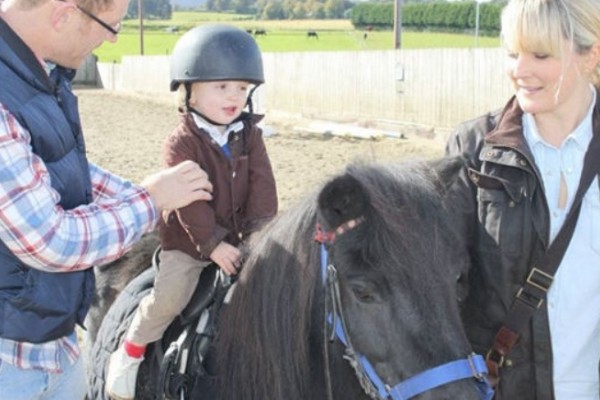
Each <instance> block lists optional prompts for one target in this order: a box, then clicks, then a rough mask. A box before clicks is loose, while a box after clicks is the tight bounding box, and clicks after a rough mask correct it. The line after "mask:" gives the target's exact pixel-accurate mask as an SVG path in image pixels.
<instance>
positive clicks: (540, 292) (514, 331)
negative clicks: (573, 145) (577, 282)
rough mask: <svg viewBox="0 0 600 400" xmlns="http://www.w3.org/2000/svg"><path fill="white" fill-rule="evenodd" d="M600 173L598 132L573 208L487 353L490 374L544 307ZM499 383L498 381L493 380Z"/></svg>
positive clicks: (588, 155) (497, 367) (593, 140)
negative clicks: (586, 194) (580, 214)
mask: <svg viewBox="0 0 600 400" xmlns="http://www.w3.org/2000/svg"><path fill="white" fill-rule="evenodd" d="M599 174H600V133H595V134H594V136H593V138H592V141H591V143H590V145H589V148H588V150H587V152H586V154H585V158H584V161H583V171H582V173H581V179H580V181H579V188H578V189H577V193H576V194H575V199H574V200H573V205H572V206H571V210H570V211H569V213H568V214H567V218H566V220H565V222H564V224H563V226H562V227H561V229H560V231H559V232H558V234H557V235H556V238H555V239H554V241H553V242H552V243H551V244H550V247H549V248H548V251H547V252H546V253H545V254H544V257H543V258H542V260H541V261H540V263H539V264H538V265H534V266H533V267H532V268H531V270H530V271H529V274H528V276H527V279H526V280H525V282H524V283H523V285H522V286H521V288H520V289H519V291H518V292H517V294H516V296H515V300H514V302H513V304H512V306H511V308H510V310H509V311H508V314H507V316H506V320H505V322H504V325H503V326H502V327H501V328H500V330H499V331H498V333H497V334H496V337H495V338H494V344H493V345H492V348H491V349H490V350H489V351H488V353H487V355H486V363H487V366H488V369H489V373H490V377H491V378H492V379H493V378H496V381H497V379H498V377H499V369H500V368H501V367H502V365H503V363H504V357H505V356H506V355H507V354H508V353H509V352H510V351H511V350H512V348H513V347H514V345H515V343H516V342H517V339H518V338H519V336H520V334H521V332H522V331H523V330H524V329H525V327H526V326H527V324H528V322H529V320H530V319H531V317H532V316H533V313H534V312H535V311H536V310H537V309H538V308H540V307H541V305H542V304H543V302H544V299H545V298H546V294H547V292H548V290H549V289H550V286H551V285H552V281H553V280H554V274H555V273H556V270H557V269H558V266H559V265H560V263H561V261H562V259H563V256H564V255H565V252H566V251H567V247H568V246H569V242H570V241H571V237H572V236H573V232H574V230H575V225H576V223H577V218H578V217H579V212H580V211H581V202H582V199H583V196H584V195H585V193H586V192H587V190H588V188H589V186H590V184H591V182H592V181H593V180H594V177H596V176H597V175H599ZM492 383H495V382H492Z"/></svg>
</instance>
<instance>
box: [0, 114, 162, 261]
mask: <svg viewBox="0 0 600 400" xmlns="http://www.w3.org/2000/svg"><path fill="white" fill-rule="evenodd" d="M30 142H31V136H30V134H29V132H28V131H27V130H26V129H24V127H23V126H21V125H20V124H19V122H18V121H17V120H16V118H15V117H14V115H12V114H11V113H10V112H8V110H6V108H4V107H3V106H2V104H0V165H2V168H0V240H1V241H2V242H3V243H4V244H5V245H6V246H7V247H8V249H9V250H10V251H12V252H13V253H14V254H15V255H16V256H17V257H18V258H19V259H20V260H21V261H22V262H23V263H25V264H26V265H28V266H30V267H32V268H36V269H40V270H44V271H49V272H67V271H76V270H82V269H86V268H89V267H91V266H93V265H99V264H104V263H107V262H110V261H113V260H115V259H117V258H119V257H120V256H122V255H123V254H124V253H125V252H126V251H127V250H128V249H129V248H131V246H132V245H133V244H134V243H135V242H136V241H137V240H138V239H139V238H140V237H141V236H142V235H143V234H144V233H146V232H148V231H150V230H152V229H154V227H155V225H156V222H157V210H156V208H155V206H154V205H153V203H152V201H151V199H150V195H149V194H148V192H147V191H146V190H145V189H144V188H142V187H140V186H137V185H134V184H132V183H131V182H128V181H126V180H123V179H121V178H119V177H117V176H115V175H113V174H110V173H108V172H107V171H105V170H103V169H101V168H99V167H97V166H95V165H93V164H91V163H90V178H91V181H92V187H93V196H94V200H93V202H92V203H90V204H84V205H81V206H79V207H76V208H74V209H71V210H64V209H63V208H62V207H61V206H60V205H59V201H60V195H59V194H58V192H56V191H55V190H54V189H53V188H52V186H51V184H50V175H49V173H48V170H47V169H46V166H45V164H44V162H43V161H42V160H41V158H40V157H38V156H37V155H35V154H34V153H33V152H32V148H31V144H30Z"/></svg>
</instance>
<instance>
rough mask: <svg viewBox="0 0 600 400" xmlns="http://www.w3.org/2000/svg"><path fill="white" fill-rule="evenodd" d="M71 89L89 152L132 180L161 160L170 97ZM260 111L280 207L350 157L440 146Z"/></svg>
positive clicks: (172, 120)
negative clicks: (267, 133) (262, 113)
mask: <svg viewBox="0 0 600 400" xmlns="http://www.w3.org/2000/svg"><path fill="white" fill-rule="evenodd" d="M76 93H77V95H78V97H79V106H80V111H81V117H82V124H83V129H84V134H85V137H86V142H87V151H88V155H89V158H90V160H92V161H93V162H95V163H96V164H98V165H100V166H102V167H104V168H107V169H109V170H111V171H113V172H115V173H118V174H119V175H121V176H124V177H126V178H128V179H131V180H133V181H134V182H140V181H141V180H142V179H143V177H144V176H146V175H147V174H149V173H151V172H154V171H156V170H158V169H159V168H160V166H161V161H160V148H161V145H162V142H163V140H164V138H165V136H166V135H167V134H168V133H169V132H171V130H172V129H173V128H174V126H175V125H176V124H177V121H178V117H177V112H176V106H175V103H174V101H173V99H172V98H170V97H162V98H158V97H149V96H142V95H136V94H124V93H115V92H108V91H104V90H97V89H77V90H76ZM265 114H266V117H265V120H264V126H265V127H266V129H265V131H268V132H270V133H272V135H270V136H268V137H266V138H265V142H266V145H267V148H268V152H269V155H270V158H271V162H272V164H273V169H274V173H275V178H276V181H277V185H278V193H279V200H280V208H281V209H285V208H286V207H289V206H290V205H291V204H293V203H294V202H295V201H296V199H298V198H299V197H300V196H303V195H305V194H306V193H309V192H312V191H313V190H314V189H315V188H316V187H317V185H318V184H320V183H322V182H323V181H324V180H326V179H328V178H330V177H331V176H332V175H333V174H335V173H337V172H339V171H341V170H342V169H343V167H344V166H345V165H346V164H347V163H349V162H352V161H377V162H395V161H400V160H403V159H420V158H431V157H435V156H439V155H441V154H442V151H443V142H442V141H441V140H438V139H431V138H425V137H422V136H421V135H416V134H411V133H410V132H406V133H404V132H400V131H396V132H392V135H390V134H389V133H390V132H389V130H388V131H377V130H368V129H364V128H358V127H352V126H346V125H344V126H342V125H336V124H327V123H324V122H322V123H318V124H316V123H315V121H311V120H306V119H301V118H297V117H291V116H290V115H283V114H281V113H275V112H273V113H269V112H268V111H267V112H266V113H265ZM355 128H356V129H355ZM356 132H359V133H360V134H364V133H367V134H374V135H375V136H373V137H372V138H366V139H365V138H357V137H356V136H351V135H350V134H352V135H354V133H356ZM382 132H383V134H382ZM340 135H345V136H340ZM401 135H403V136H404V137H403V138H400V136H401Z"/></svg>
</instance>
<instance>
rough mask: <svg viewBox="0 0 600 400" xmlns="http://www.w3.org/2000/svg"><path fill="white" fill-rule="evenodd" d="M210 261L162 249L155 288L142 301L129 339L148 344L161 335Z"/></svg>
mask: <svg viewBox="0 0 600 400" xmlns="http://www.w3.org/2000/svg"><path fill="white" fill-rule="evenodd" d="M208 264H210V262H209V261H200V260H196V259H194V258H192V257H190V256H188V255H187V254H185V253H183V252H181V251H178V250H168V251H162V252H161V253H160V267H159V268H158V272H157V274H156V277H155V278H154V288H153V289H152V291H151V292H150V294H149V295H148V296H146V297H144V298H143V299H142V301H141V302H140V305H139V307H138V309H137V311H136V314H135V315H134V317H133V321H132V322H131V325H130V327H129V330H128V332H127V335H126V340H127V341H129V342H131V343H133V344H136V345H145V344H147V343H150V342H154V341H156V340H158V339H160V338H161V337H162V335H163V333H164V332H165V330H166V329H167V328H168V326H169V325H170V324H171V322H172V321H173V320H174V319H175V317H177V315H179V314H180V313H181V311H183V309H184V308H185V306H186V305H187V304H188V302H189V301H190V299H191V298H192V295H193V294H194V290H195V289H196V285H197V284H198V278H199V276H200V273H201V272H202V270H203V269H204V267H205V266H207V265H208Z"/></svg>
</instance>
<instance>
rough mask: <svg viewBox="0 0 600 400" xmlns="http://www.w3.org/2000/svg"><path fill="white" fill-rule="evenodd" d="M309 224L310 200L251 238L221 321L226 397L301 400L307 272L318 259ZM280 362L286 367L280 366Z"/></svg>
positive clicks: (310, 278)
mask: <svg viewBox="0 0 600 400" xmlns="http://www.w3.org/2000/svg"><path fill="white" fill-rule="evenodd" d="M314 226H315V200H314V196H311V197H309V198H307V199H305V200H304V201H302V202H301V203H299V204H298V205H297V206H296V207H294V208H293V209H291V210H289V211H286V212H283V213H281V214H280V215H279V216H278V217H277V218H276V219H275V220H274V221H272V222H271V223H270V224H268V225H267V226H266V227H265V228H263V230H262V232H260V233H258V234H257V235H256V237H254V238H252V241H251V248H252V251H251V253H250V254H249V257H248V259H247V261H246V262H245V263H244V268H243V270H242V272H241V275H240V277H239V279H238V287H237V288H236V290H235V294H234V296H233V298H232V302H231V304H230V305H229V307H228V308H229V310H228V312H227V313H225V314H224V315H223V318H222V319H221V322H220V331H219V335H218V340H217V346H216V349H217V350H216V352H217V357H218V365H219V366H223V368H222V369H221V370H220V371H219V374H220V377H219V378H220V379H222V380H223V384H222V385H219V386H220V387H221V388H223V392H224V393H223V399H234V398H235V399H239V400H243V399H267V398H278V399H298V400H300V397H298V396H299V395H300V394H301V393H305V392H306V389H307V388H306V387H303V385H304V384H307V382H305V379H304V377H305V376H306V375H305V374H306V371H305V368H306V365H307V358H308V346H307V343H306V338H307V337H308V330H309V329H310V323H311V321H310V319H311V309H312V301H313V298H312V297H313V292H314V284H315V279H314V274H315V273H316V271H314V270H312V269H311V268H310V267H311V266H312V265H314V260H315V259H316V257H317V254H316V247H315V246H313V245H312V244H313V240H312V235H313V234H314ZM266 287H268V289H266V290H265V288H266ZM290 310H292V311H290ZM294 310H295V311H294ZM240 332H243V334H242V335H241V336H243V337H244V339H243V340H241V339H239V336H240ZM240 360H241V361H240ZM282 363H286V364H287V367H286V368H281V367H280V366H281V364H282Z"/></svg>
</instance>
